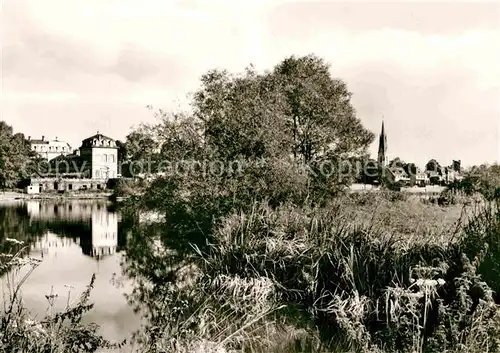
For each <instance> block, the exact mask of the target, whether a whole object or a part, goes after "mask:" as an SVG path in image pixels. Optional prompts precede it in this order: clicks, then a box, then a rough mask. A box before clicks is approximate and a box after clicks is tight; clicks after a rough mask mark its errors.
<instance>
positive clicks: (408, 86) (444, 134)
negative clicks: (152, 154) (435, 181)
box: [0, 0, 500, 165]
mask: <svg viewBox="0 0 500 353" xmlns="http://www.w3.org/2000/svg"><path fill="white" fill-rule="evenodd" d="M0 3H1V10H0V11H1V13H0V26H1V28H0V33H1V37H0V49H1V79H2V81H1V91H0V120H5V121H7V122H8V123H9V124H11V125H13V127H14V130H15V131H16V132H22V133H24V134H25V135H26V136H31V137H32V138H40V137H41V136H42V135H44V136H45V137H46V138H47V139H54V138H55V137H58V138H59V140H65V141H67V142H69V143H70V144H71V145H72V146H73V147H74V148H77V147H79V146H80V144H81V140H83V139H84V138H85V137H88V136H90V135H93V134H95V133H96V132H97V131H99V132H101V133H103V134H105V135H108V136H110V137H113V138H115V139H124V137H125V136H126V135H127V133H129V132H130V131H131V129H132V127H133V126H136V125H138V124H139V123H141V122H153V121H154V117H153V114H152V112H151V111H150V110H148V109H146V105H152V106H153V107H154V108H155V109H157V108H162V109H165V110H179V109H185V108H186V107H187V104H188V99H189V93H192V92H193V91H195V90H196V89H197V87H198V86H199V78H200V77H201V75H202V74H203V73H205V72H206V71H208V70H210V69H213V68H224V69H228V70H229V71H232V72H241V71H243V70H244V68H245V67H247V66H248V65H249V64H251V63H252V64H254V65H255V67H256V68H257V69H258V70H265V69H270V68H272V67H273V66H274V65H276V64H277V63H279V62H280V61H281V60H283V59H284V58H285V57H288V56H290V55H306V54H309V53H314V54H316V55H318V56H321V57H322V58H324V59H325V60H326V61H327V62H329V63H330V64H331V74H332V76H333V77H336V78H341V79H343V80H344V81H345V82H346V83H347V86H348V88H349V90H350V91H351V92H352V93H353V97H352V103H353V106H354V107H355V109H356V112H357V116H358V118H359V119H360V120H361V121H362V123H363V124H364V125H365V126H366V127H367V128H368V129H370V130H371V131H373V132H374V133H375V134H377V135H378V133H379V132H380V126H381V122H382V119H383V120H384V122H385V128H386V132H387V140H388V155H389V157H390V158H394V157H396V156H399V157H400V158H401V159H403V160H405V161H408V162H409V161H412V162H414V163H416V164H417V165H424V164H425V163H426V162H427V161H428V160H429V159H431V158H435V159H437V160H438V161H439V162H440V163H441V164H443V165H447V164H450V163H451V161H452V160H453V159H460V160H462V163H463V165H473V164H480V163H483V162H489V163H492V162H495V161H500V65H499V64H498V63H500V2H489V3H473V2H451V1H449V2H441V3H438V2H428V1H424V2H418V3H416V2H407V1H404V2H402V1H400V2H395V1H391V2H387V3H383V2H356V1H354V2H352V1H350V2H347V1H346V2H339V1H322V2H313V1H302V2H299V1H295V2H293V1H278V0H268V1H265V0H253V1H240V2H239V1H235V0H233V1H217V0H210V1H208V0H206V1H201V0H198V1H197V0H185V1H173V0H171V1H169V0H44V1H40V0H0ZM377 140H378V139H376V140H375V141H377ZM376 151H377V142H375V143H374V144H373V145H372V146H371V147H370V152H371V153H372V155H374V156H375V155H376Z"/></svg>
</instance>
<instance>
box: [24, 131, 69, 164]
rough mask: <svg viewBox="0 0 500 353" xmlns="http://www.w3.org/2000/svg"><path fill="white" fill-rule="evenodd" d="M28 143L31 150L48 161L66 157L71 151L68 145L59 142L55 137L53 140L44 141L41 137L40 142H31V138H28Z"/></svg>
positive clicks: (43, 137)
mask: <svg viewBox="0 0 500 353" xmlns="http://www.w3.org/2000/svg"><path fill="white" fill-rule="evenodd" d="M28 141H29V144H30V147H31V150H32V151H33V152H36V153H37V154H38V155H39V156H40V157H41V158H44V159H46V160H48V161H51V160H53V159H54V158H57V157H59V156H66V155H68V154H71V153H72V151H73V150H72V148H71V146H70V145H69V143H67V142H64V141H59V140H58V138H57V137H56V139H55V140H46V139H45V136H42V138H41V139H40V140H37V139H35V140H32V139H31V137H29V138H28Z"/></svg>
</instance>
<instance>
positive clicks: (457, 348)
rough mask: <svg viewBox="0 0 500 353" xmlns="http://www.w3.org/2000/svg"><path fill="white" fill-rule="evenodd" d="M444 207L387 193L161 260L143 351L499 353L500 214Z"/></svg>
mask: <svg viewBox="0 0 500 353" xmlns="http://www.w3.org/2000/svg"><path fill="white" fill-rule="evenodd" d="M441 209H442V208H441V207H439V206H438V205H424V204H422V203H421V202H419V201H417V202H416V203H415V202H413V201H412V200H404V199H397V198H396V199H394V194H387V195H378V196H368V195H361V196H354V199H353V196H351V197H348V198H341V199H336V200H335V201H334V202H332V203H331V204H329V205H327V206H324V207H323V206H322V207H312V206H301V207H297V206H294V205H291V204H288V205H287V204H285V205H282V206H279V207H271V206H270V205H268V204H266V203H254V204H253V205H252V206H251V207H250V208H249V209H248V211H245V212H243V211H240V212H235V213H232V214H229V215H227V216H225V217H222V218H221V219H220V220H219V221H218V222H215V223H214V226H213V229H212V231H211V234H210V237H207V242H206V243H205V244H201V245H203V246H198V245H197V244H195V243H192V244H191V247H192V251H191V252H190V254H189V255H186V256H183V257H182V261H180V262H178V263H177V264H176V265H174V263H173V262H172V261H174V260H173V259H172V257H171V255H172V252H171V250H172V249H170V251H169V250H168V248H164V249H163V253H162V252H161V251H160V252H157V253H156V254H155V255H151V253H149V255H148V256H149V257H148V259H149V261H152V262H154V263H155V264H156V265H155V266H154V268H155V270H154V271H153V272H154V273H155V278H156V280H152V277H149V278H148V277H147V276H146V277H143V281H144V282H143V287H142V288H143V290H142V291H138V292H137V293H136V294H137V297H136V301H135V303H136V304H139V305H138V310H143V311H144V312H148V313H149V319H150V320H149V322H150V326H149V331H144V332H143V333H142V336H141V337H140V340H142V343H143V344H142V347H143V351H144V352H176V351H177V352H184V351H185V352H188V351H196V350H197V349H198V350H199V351H214V352H215V351H220V352H230V351H234V352H412V353H413V352H422V353H423V352H457V353H458V352H471V353H476V352H477V353H479V352H497V351H499V350H500V312H499V307H498V305H497V303H496V302H495V300H496V299H497V296H496V293H495V291H494V290H496V288H497V287H498V283H499V282H500V277H499V276H498V266H499V261H498V259H499V248H498V242H497V238H498V234H499V228H498V227H499V225H500V219H499V217H498V205H497V204H494V203H490V204H488V206H486V207H483V208H481V209H479V210H476V211H474V212H472V213H471V212H470V211H469V210H467V212H464V214H465V213H467V217H468V218H467V219H465V218H464V219H463V220H462V221H461V222H451V221H449V220H447V221H443V218H440V217H439V216H435V215H436V214H438V215H439V213H436V212H440V210H441ZM457 214H460V209H458V211H457ZM432 215H434V216H432ZM464 217H465V216H464ZM457 218H458V217H457ZM160 234H161V232H160ZM170 235H171V236H172V235H173V234H172V233H170ZM141 239H142V240H141V242H142V243H141V247H142V249H143V254H144V252H147V250H145V249H147V247H148V246H153V243H154V242H153V240H152V239H153V238H148V237H143V238H141ZM145 239H149V240H145ZM174 241H175V238H174V239H171V242H170V243H169V242H166V243H165V242H164V244H167V245H168V244H172V243H173V242H174ZM148 242H149V243H148ZM148 244H149V245H148ZM485 244H486V245H485ZM174 253H175V251H174ZM129 256H131V257H133V255H129ZM167 258H168V259H170V260H167ZM174 258H175V256H174ZM178 259H180V258H178ZM168 261H171V263H170V265H169V266H167V267H168V269H167V268H165V267H163V268H162V264H163V265H165V264H166V263H167V262H168ZM134 263H135V262H134V261H133V259H132V258H129V265H130V264H134ZM142 264H143V267H142V270H143V271H144V272H143V274H147V273H150V272H151V271H149V272H148V270H147V268H146V267H147V265H146V264H145V263H144V262H142ZM130 269H131V268H130V267H129V270H130ZM489 269H492V270H493V271H489ZM136 270H137V268H136ZM162 271H163V273H164V274H166V273H168V274H169V275H168V276H166V275H164V276H163V277H162V275H160V274H161V273H162ZM136 274H137V272H136ZM158 278H163V280H158ZM493 289H494V290H493ZM145 293H147V296H145ZM132 301H133V300H132ZM140 302H142V305H141V304H140ZM144 302H147V303H148V304H147V305H143V304H144Z"/></svg>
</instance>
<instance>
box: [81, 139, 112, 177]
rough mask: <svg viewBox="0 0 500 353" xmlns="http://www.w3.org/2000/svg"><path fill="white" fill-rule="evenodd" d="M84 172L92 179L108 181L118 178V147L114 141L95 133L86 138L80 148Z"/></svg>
mask: <svg viewBox="0 0 500 353" xmlns="http://www.w3.org/2000/svg"><path fill="white" fill-rule="evenodd" d="M80 157H81V159H82V162H83V163H85V165H84V170H85V171H87V173H88V174H90V177H91V178H92V179H101V180H105V179H109V178H116V177H117V176H118V147H117V146H116V143H115V140H113V139H112V138H110V137H107V136H104V135H102V134H99V132H98V133H97V135H94V136H91V137H89V138H86V139H85V140H83V141H82V146H81V147H80Z"/></svg>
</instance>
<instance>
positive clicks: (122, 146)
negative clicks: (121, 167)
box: [116, 140, 128, 164]
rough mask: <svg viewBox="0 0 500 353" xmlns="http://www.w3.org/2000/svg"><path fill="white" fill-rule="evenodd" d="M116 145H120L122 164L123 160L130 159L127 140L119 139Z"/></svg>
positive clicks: (119, 151) (119, 161) (119, 157)
mask: <svg viewBox="0 0 500 353" xmlns="http://www.w3.org/2000/svg"><path fill="white" fill-rule="evenodd" d="M116 147H118V164H122V163H123V162H125V161H127V160H128V150H127V144H126V143H125V142H122V141H120V140H117V141H116Z"/></svg>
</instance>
